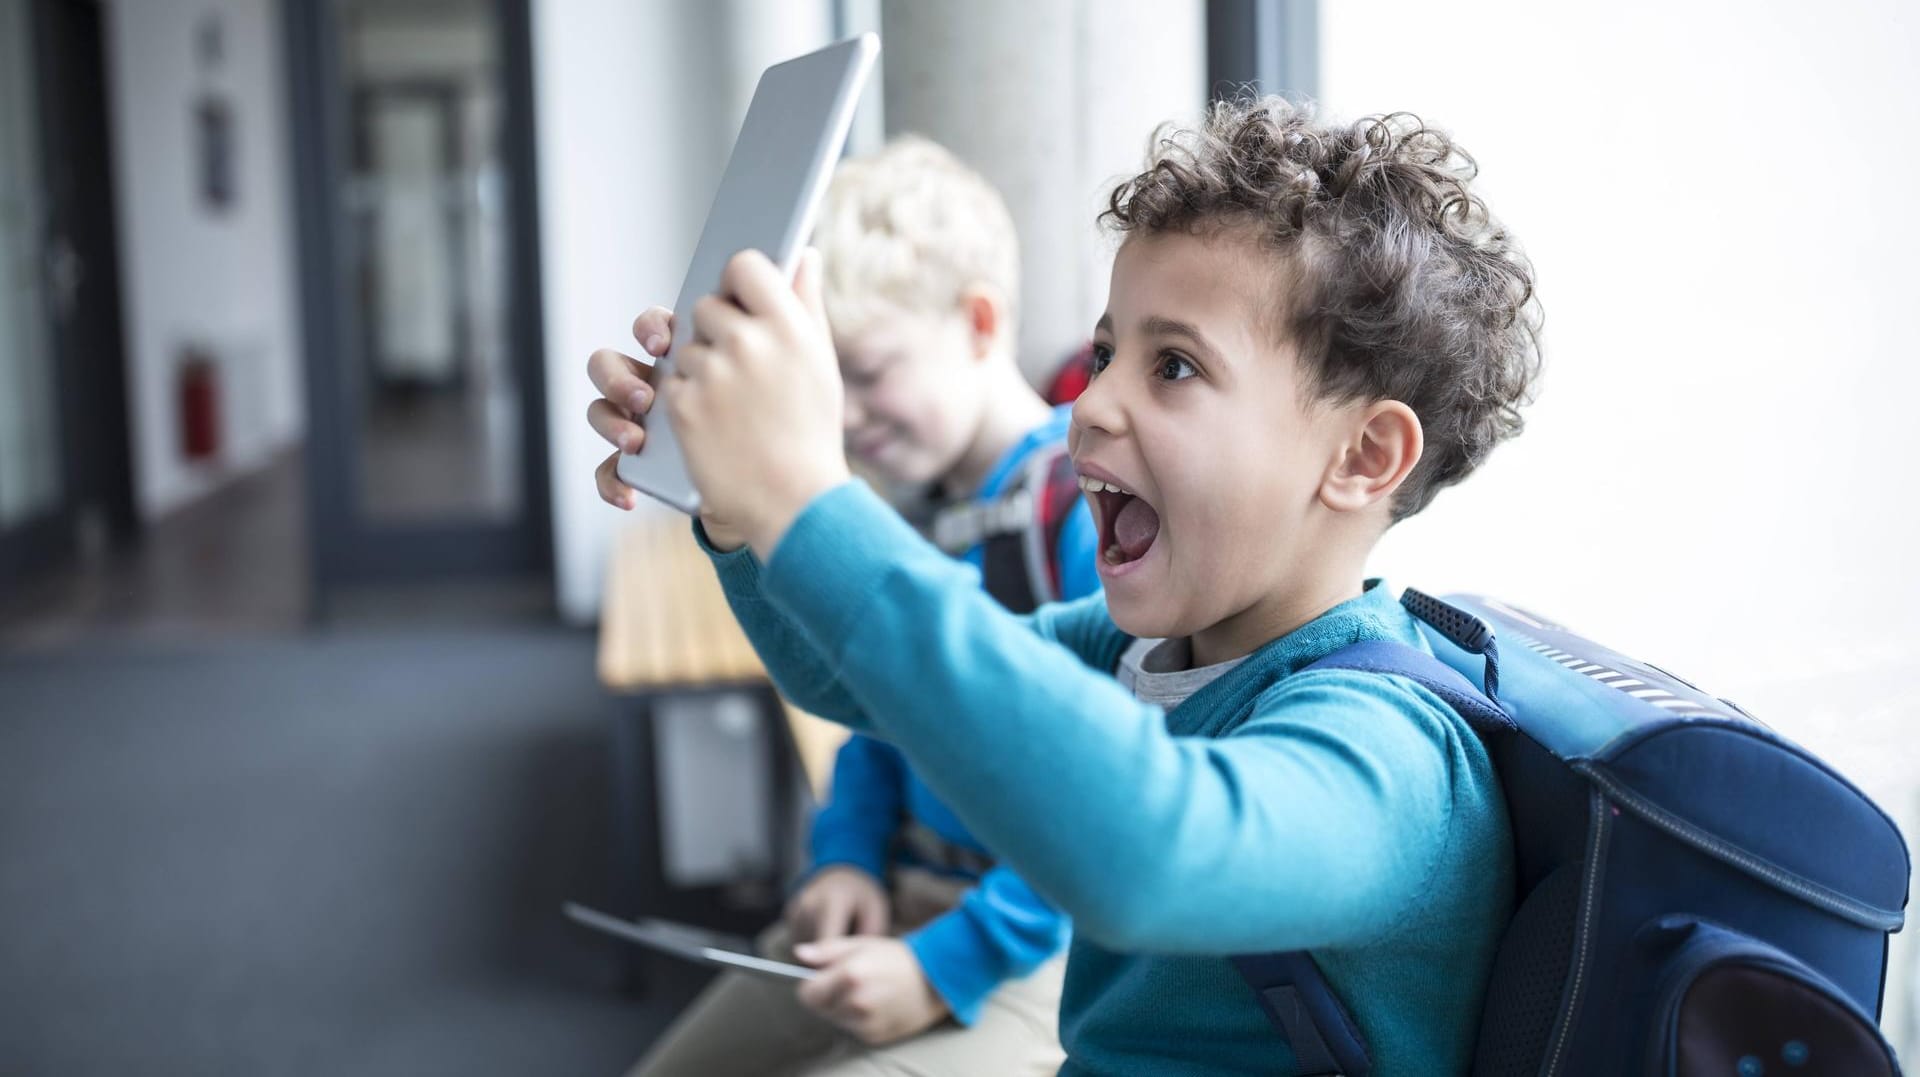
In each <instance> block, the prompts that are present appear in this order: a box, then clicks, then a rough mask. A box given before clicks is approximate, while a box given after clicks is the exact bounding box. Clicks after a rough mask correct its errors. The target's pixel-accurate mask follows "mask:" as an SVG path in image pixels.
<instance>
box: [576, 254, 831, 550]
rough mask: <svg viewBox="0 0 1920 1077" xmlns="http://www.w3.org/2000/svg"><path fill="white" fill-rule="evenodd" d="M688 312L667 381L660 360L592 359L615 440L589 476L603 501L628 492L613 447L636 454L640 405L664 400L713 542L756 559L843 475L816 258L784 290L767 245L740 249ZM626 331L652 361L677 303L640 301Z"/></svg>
mask: <svg viewBox="0 0 1920 1077" xmlns="http://www.w3.org/2000/svg"><path fill="white" fill-rule="evenodd" d="M694 311H695V316H694V322H695V326H696V328H695V330H694V336H693V340H692V341H691V342H690V343H688V344H687V345H685V346H684V347H682V348H681V349H680V351H679V353H678V354H677V356H676V364H675V367H674V370H673V372H672V373H671V374H670V375H668V376H667V377H666V379H664V381H665V383H664V384H662V385H656V384H654V382H655V379H656V371H655V370H653V369H651V368H649V367H647V366H645V365H643V364H641V363H638V362H636V361H635V360H633V359H632V358H630V357H628V356H626V355H623V354H621V353H620V352H617V351H613V350H611V349H601V350H600V351H597V352H595V353H593V357H592V358H591V359H590V360H589V361H588V364H587V374H588V376H589V377H590V378H592V380H593V384H594V387H595V388H596V389H598V390H599V391H600V393H601V399H599V400H596V401H594V402H593V405H592V406H591V407H590V408H588V410H587V420H588V422H589V423H590V424H591V425H592V426H593V428H594V430H595V431H597V432H598V433H599V434H600V436H601V437H604V438H606V439H607V441H608V442H609V443H611V444H612V445H613V446H614V447H615V448H617V449H619V450H620V452H617V453H615V454H614V455H612V456H610V457H608V458H607V459H606V460H605V461H604V462H602V463H601V465H600V467H599V469H598V471H597V472H596V473H595V479H596V482H597V484H598V486H599V490H600V496H601V498H602V499H604V500H605V501H606V502H607V503H608V504H611V505H614V506H616V507H619V508H623V509H630V508H632V507H633V506H634V505H635V504H636V503H637V500H638V495H637V494H636V493H635V491H634V490H633V489H632V488H631V487H629V486H627V485H626V484H625V483H623V482H621V481H620V478H619V476H618V474H617V468H618V464H619V458H620V456H621V454H623V453H625V454H632V453H638V452H640V451H642V449H643V447H644V445H645V442H646V430H645V426H644V421H643V416H644V415H645V414H646V413H647V412H649V411H651V410H653V408H654V407H655V406H664V407H666V408H667V409H669V415H670V417H671V419H672V421H673V424H674V427H675V430H676V431H677V433H678V436H679V440H680V443H681V448H682V451H683V454H684V456H685V458H686V462H687V470H688V473H689V474H690V475H691V477H692V478H693V482H694V485H695V486H696V487H697V488H698V489H699V491H700V495H701V503H700V521H701V524H702V526H703V527H704V528H705V529H706V532H707V538H708V540H709V541H711V542H712V543H713V544H714V545H715V546H717V547H720V548H721V549H727V548H734V547H739V546H742V545H749V544H750V545H752V546H753V548H754V551H755V552H756V553H758V554H759V555H760V556H761V557H762V558H763V559H764V558H766V557H768V556H770V555H771V554H772V552H773V547H774V546H775V545H777V544H778V543H779V540H780V536H781V535H783V534H785V532H786V529H787V525H788V524H790V523H792V522H793V519H794V517H796V516H798V515H799V514H800V510H801V509H803V508H805V507H806V505H807V502H809V501H811V500H812V499H813V498H814V497H815V496H816V495H818V494H819V493H821V492H823V491H825V490H828V489H831V488H832V487H834V486H838V485H839V484H840V483H842V482H845V481H846V480H847V479H848V478H849V477H850V473H849V471H848V469H847V461H846V454H845V451H844V448H843V442H842V434H841V412H842V409H843V408H844V406H845V399H844V389H843V388H842V385H841V382H840V368H839V364H838V360H837V359H836V357H835V354H834V350H833V339H832V336H831V334H830V333H829V332H828V330H827V323H826V314H825V311H824V309H823V307H822V305H821V299H820V259H819V256H818V254H817V253H815V252H813V251H808V252H807V253H806V254H805V255H803V256H802V258H801V261H800V266H799V269H798V270H797V272H796V273H795V275H794V280H793V284H792V287H791V288H789V286H788V285H787V282H786V280H785V278H784V276H783V275H782V274H781V272H780V270H779V269H778V268H777V267H776V266H774V264H773V263H772V262H770V261H768V260H767V258H766V256H765V255H762V254H760V253H759V252H758V251H743V252H741V253H740V254H738V255H736V256H734V258H733V259H732V260H730V261H729V262H728V263H727V268H726V272H725V273H724V274H723V275H722V277H721V293H720V294H715V295H710V296H707V297H706V298H704V299H702V300H700V301H699V303H697V304H696V305H695V307H694ZM633 334H634V338H635V339H636V340H638V341H639V342H640V345H641V347H642V348H643V349H645V350H646V352H647V354H648V355H650V356H653V357H655V358H658V357H659V356H660V355H662V354H663V353H664V352H665V351H666V349H667V347H668V342H669V341H670V340H671V339H672V336H673V315H672V313H671V312H669V311H668V310H667V309H666V308H664V307H653V308H651V309H649V310H648V311H647V312H646V313H644V314H642V315H640V317H639V318H638V319H636V320H635V321H634V323H633ZM662 400H664V404H663V405H662V404H661V401H662Z"/></svg>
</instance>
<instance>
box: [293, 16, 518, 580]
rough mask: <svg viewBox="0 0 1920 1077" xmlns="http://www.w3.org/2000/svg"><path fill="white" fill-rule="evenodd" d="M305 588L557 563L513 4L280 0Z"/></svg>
mask: <svg viewBox="0 0 1920 1077" xmlns="http://www.w3.org/2000/svg"><path fill="white" fill-rule="evenodd" d="M285 11H286V17H287V22H288V65H289V70H290V74H291V77H292V80H293V85H292V94H291V101H292V111H293V124H294V131H295V134H294V137H295V150H294V152H295V170H296V174H297V176H298V177H299V179H298V183H299V189H298V199H297V204H298V206H299V215H300V220H299V234H300V246H301V263H302V264H301V276H302V304H303V308H304V313H305V318H304V322H305V326H306V333H307V338H308V340H307V380H308V407H309V440H308V444H307V475H308V485H309V495H308V501H309V506H310V511H309V520H310V521H311V523H310V530H311V535H312V543H311V548H312V552H313V569H314V574H315V580H314V582H315V587H314V598H315V602H316V604H317V605H318V606H319V608H320V610H321V611H322V612H324V611H325V609H326V608H327V604H328V600H329V597H330V596H332V595H334V594H336V593H337V592H339V591H340V590H342V589H345V588H351V587H354V586H357V585H362V584H376V583H393V582H403V581H404V582H432V581H437V580H449V579H460V578H466V579H472V578H476V577H481V578H501V579H506V578H531V577H537V578H539V579H541V580H544V579H545V578H547V577H548V576H549V575H550V572H551V553H550V547H551V541H550V536H549V531H548V526H549V525H548V520H549V508H548V499H547V482H546V467H545V443H546V431H545V421H544V415H545V412H544V399H543V392H542V378H543V376H544V375H543V371H542V365H541V359H540V356H541V346H540V325H539V321H540V301H539V264H538V257H537V249H538V248H537V243H538V233H537V230H536V227H535V217H534V213H535V201H534V190H533V177H534V167H533V138H532V126H531V116H532V107H531V106H532V80H531V55H530V52H529V49H530V45H529V26H528V21H529V14H528V9H527V4H526V2H525V0H288V3H287V6H286V9H285Z"/></svg>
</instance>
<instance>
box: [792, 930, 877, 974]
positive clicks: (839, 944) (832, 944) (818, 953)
mask: <svg viewBox="0 0 1920 1077" xmlns="http://www.w3.org/2000/svg"><path fill="white" fill-rule="evenodd" d="M867 941H868V940H866V939H864V938H861V937H860V936H858V935H842V936H839V937H838V938H832V939H816V940H814V941H813V942H809V943H803V944H801V945H799V946H796V947H794V948H793V956H795V957H797V958H799V959H800V960H801V961H802V962H804V963H806V964H808V965H812V966H813V967H814V968H825V967H827V966H829V965H833V964H835V963H837V962H839V961H840V960H842V959H843V958H845V957H847V956H848V955H850V954H852V953H854V952H856V951H858V950H859V949H860V948H861V947H862V946H863V945H865V944H866V942H867Z"/></svg>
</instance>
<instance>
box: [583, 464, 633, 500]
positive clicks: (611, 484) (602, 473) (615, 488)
mask: <svg viewBox="0 0 1920 1077" xmlns="http://www.w3.org/2000/svg"><path fill="white" fill-rule="evenodd" d="M619 465H620V454H619V453H614V454H613V455H612V456H609V457H607V458H606V459H605V460H602V461H601V462H600V466H599V467H597V468H594V469H593V483H594V485H595V486H596V487H598V488H599V490H600V500H602V501H605V502H606V503H607V504H609V505H612V506H613V507H614V508H616V509H630V508H632V507H633V506H634V505H635V504H637V503H638V501H637V496H636V495H635V494H634V492H633V488H632V487H630V486H628V485H627V484H626V483H624V482H621V481H620V476H619V475H618V474H616V473H615V470H614V469H615V468H617V467H619Z"/></svg>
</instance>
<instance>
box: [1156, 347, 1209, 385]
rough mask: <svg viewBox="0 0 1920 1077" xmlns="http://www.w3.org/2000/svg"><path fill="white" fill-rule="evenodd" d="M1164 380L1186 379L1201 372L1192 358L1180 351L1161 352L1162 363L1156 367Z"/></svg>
mask: <svg viewBox="0 0 1920 1077" xmlns="http://www.w3.org/2000/svg"><path fill="white" fill-rule="evenodd" d="M1154 372H1155V373H1157V374H1158V375H1160V379H1161V380H1162V381H1185V380H1187V379H1188V378H1191V377H1193V376H1194V375H1196V374H1198V373H1200V370H1199V368H1197V367H1195V366H1194V365H1193V362H1192V360H1190V359H1188V358H1187V357H1186V356H1184V355H1181V354H1180V353H1179V352H1161V353H1160V365H1159V366H1158V367H1156V368H1155V370H1154Z"/></svg>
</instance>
